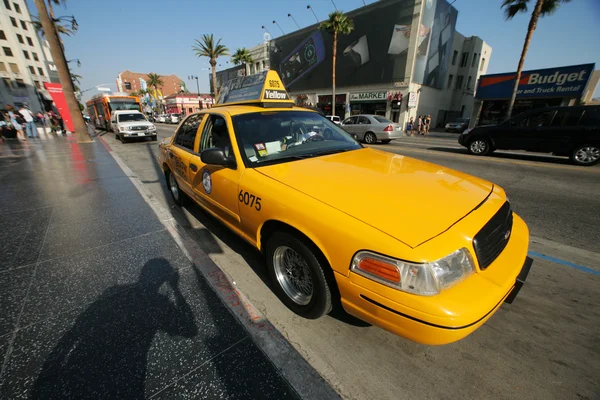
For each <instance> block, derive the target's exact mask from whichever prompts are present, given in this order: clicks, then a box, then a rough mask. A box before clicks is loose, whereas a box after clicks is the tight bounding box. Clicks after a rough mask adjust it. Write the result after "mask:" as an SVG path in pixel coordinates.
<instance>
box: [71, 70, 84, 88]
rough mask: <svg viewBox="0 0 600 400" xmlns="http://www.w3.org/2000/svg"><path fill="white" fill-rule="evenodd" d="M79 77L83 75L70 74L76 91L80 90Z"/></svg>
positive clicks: (81, 77)
mask: <svg viewBox="0 0 600 400" xmlns="http://www.w3.org/2000/svg"><path fill="white" fill-rule="evenodd" d="M81 79H83V76H81V75H79V74H73V73H72V74H71V81H72V82H73V88H74V89H75V91H76V92H79V91H80V89H79V85H80V84H81Z"/></svg>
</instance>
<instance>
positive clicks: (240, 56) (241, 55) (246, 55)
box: [231, 47, 254, 73]
mask: <svg viewBox="0 0 600 400" xmlns="http://www.w3.org/2000/svg"><path fill="white" fill-rule="evenodd" d="M231 61H232V62H233V63H234V64H235V65H239V64H242V65H243V66H244V73H245V72H246V64H249V63H250V64H251V63H253V62H254V60H253V59H252V55H251V54H250V52H249V51H248V49H247V48H245V47H242V48H241V49H237V50H236V51H235V53H233V56H232V57H231Z"/></svg>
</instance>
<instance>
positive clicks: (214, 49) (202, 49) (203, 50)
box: [192, 33, 229, 103]
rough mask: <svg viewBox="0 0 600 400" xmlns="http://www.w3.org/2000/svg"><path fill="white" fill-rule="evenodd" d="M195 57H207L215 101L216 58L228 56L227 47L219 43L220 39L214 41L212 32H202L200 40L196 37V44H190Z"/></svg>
mask: <svg viewBox="0 0 600 400" xmlns="http://www.w3.org/2000/svg"><path fill="white" fill-rule="evenodd" d="M192 50H194V54H195V55H196V57H198V58H200V57H208V58H209V63H210V66H211V67H212V68H211V70H212V84H213V96H214V97H215V103H216V102H217V94H218V93H217V58H219V56H228V55H229V49H228V48H227V47H225V45H222V44H221V39H219V40H218V41H217V42H216V43H215V38H214V36H213V34H212V33H211V34H210V35H208V34H204V35H202V36H201V37H200V40H198V39H196V44H195V45H193V46H192Z"/></svg>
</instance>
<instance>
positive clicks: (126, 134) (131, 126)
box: [110, 110, 157, 143]
mask: <svg viewBox="0 0 600 400" xmlns="http://www.w3.org/2000/svg"><path fill="white" fill-rule="evenodd" d="M110 123H111V126H112V129H113V132H115V138H116V139H118V140H120V141H121V142H123V143H125V142H127V141H129V140H131V139H137V138H147V137H150V138H152V140H157V139H156V126H154V124H153V123H151V122H150V121H148V120H147V119H146V116H145V115H144V114H142V113H141V112H139V111H131V110H129V111H128V110H119V111H114V112H113V113H112V116H111V120H110Z"/></svg>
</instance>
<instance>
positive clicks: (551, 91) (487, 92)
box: [475, 64, 595, 100]
mask: <svg viewBox="0 0 600 400" xmlns="http://www.w3.org/2000/svg"><path fill="white" fill-rule="evenodd" d="M594 66H595V64H582V65H571V66H567V67H558V68H546V69H537V70H531V71H523V72H522V73H521V79H520V80H519V87H518V89H517V98H518V99H519V98H528V97H531V98H533V97H580V96H581V94H582V93H583V91H584V90H585V87H586V85H587V82H588V80H589V78H590V75H591V74H592V72H593V71H594ZM515 77H516V72H510V73H505V74H493V75H483V76H481V78H479V84H478V86H477V92H475V97H476V98H477V99H481V100H492V99H508V98H510V96H511V93H512V90H513V85H514V83H515Z"/></svg>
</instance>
